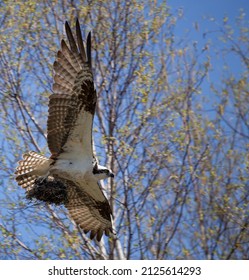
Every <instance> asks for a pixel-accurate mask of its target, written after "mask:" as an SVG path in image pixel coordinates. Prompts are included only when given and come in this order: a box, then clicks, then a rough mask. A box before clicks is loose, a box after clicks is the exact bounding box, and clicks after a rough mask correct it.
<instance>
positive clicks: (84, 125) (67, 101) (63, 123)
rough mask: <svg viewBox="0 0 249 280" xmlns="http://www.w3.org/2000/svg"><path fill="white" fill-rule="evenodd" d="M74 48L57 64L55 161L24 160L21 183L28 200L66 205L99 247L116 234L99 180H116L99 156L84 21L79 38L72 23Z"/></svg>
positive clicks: (51, 124)
mask: <svg viewBox="0 0 249 280" xmlns="http://www.w3.org/2000/svg"><path fill="white" fill-rule="evenodd" d="M65 29H66V34H67V39H68V42H69V45H68V44H67V43H66V42H65V41H64V40H62V41H61V49H60V50H59V51H58V53H57V58H56V61H55V62H54V65H53V69H54V77H53V78H54V83H53V94H51V95H50V97H49V110H48V121H47V143H48V148H49V150H50V152H51V156H50V158H47V157H45V156H42V155H39V154H37V153H36V152H33V151H31V152H28V153H25V154H24V155H23V159H22V160H21V161H19V163H18V167H17V168H16V172H15V174H16V181H17V182H18V184H19V185H20V186H22V187H23V188H24V189H25V190H26V194H27V197H29V198H36V199H39V200H42V201H45V202H48V203H55V204H61V203H62V204H64V205H65V206H66V208H67V209H68V211H69V215H70V216H71V218H72V219H73V220H74V221H75V223H76V224H77V225H79V227H80V228H81V229H83V230H84V232H85V233H87V232H89V231H90V232H91V234H90V238H91V239H93V238H94V237H96V239H97V240H98V241H99V240H100V239H101V237H102V235H103V233H105V234H106V235H107V236H109V234H110V233H111V232H112V223H111V214H112V212H111V208H110V205H109V202H108V200H107V199H106V197H105V196H104V194H103V192H102V190H101V188H100V184H99V180H102V179H106V178H108V177H114V175H113V173H112V171H111V170H110V169H108V168H106V167H104V166H101V165H99V164H98V161H97V159H96V157H95V156H94V152H93V141H92V126H93V117H94V112H95V106H96V101H97V95H96V91H95V89H94V83H93V74H92V64H91V33H89V34H88V36H87V41H86V51H85V47H84V43H83V40H82V34H81V29H80V25H79V21H78V19H77V20H76V37H74V35H73V33H72V31H71V29H70V26H69V24H68V22H66V23H65Z"/></svg>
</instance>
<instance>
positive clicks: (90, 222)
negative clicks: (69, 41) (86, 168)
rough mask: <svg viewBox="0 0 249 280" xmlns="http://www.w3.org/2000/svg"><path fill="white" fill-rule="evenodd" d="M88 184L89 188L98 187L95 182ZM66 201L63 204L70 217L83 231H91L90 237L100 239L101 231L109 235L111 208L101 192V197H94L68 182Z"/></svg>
mask: <svg viewBox="0 0 249 280" xmlns="http://www.w3.org/2000/svg"><path fill="white" fill-rule="evenodd" d="M93 184H96V185H92V186H89V187H90V188H93V189H94V188H99V189H100V186H99V185H98V183H97V182H94V183H93ZM67 190H68V192H67V203H66V204H65V205H66V207H67V209H68V211H69V214H70V216H71V218H72V219H73V220H74V221H75V223H76V224H77V225H79V226H80V228H81V229H82V230H84V232H85V233H87V232H89V231H90V232H91V234H90V238H91V239H93V238H94V237H95V236H96V239H97V240H98V241H100V239H101V237H102V235H103V233H105V235H107V236H109V234H110V233H111V232H112V223H111V208H110V205H109V203H108V201H107V199H106V198H105V196H104V194H103V193H102V199H101V200H97V199H94V198H93V197H92V196H91V195H89V194H88V193H87V192H86V191H84V190H83V189H82V188H79V187H78V186H76V185H75V184H74V183H73V182H70V183H69V184H68V188H67Z"/></svg>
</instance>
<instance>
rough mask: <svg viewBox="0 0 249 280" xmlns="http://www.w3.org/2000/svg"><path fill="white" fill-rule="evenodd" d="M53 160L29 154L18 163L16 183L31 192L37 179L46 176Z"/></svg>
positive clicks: (32, 153) (33, 153)
mask: <svg viewBox="0 0 249 280" xmlns="http://www.w3.org/2000/svg"><path fill="white" fill-rule="evenodd" d="M50 163H51V160H50V159H48V158H46V157H45V156H42V155H39V154H37V153H35V152H32V151H31V152H28V153H26V154H24V155H23V159H22V160H20V161H19V162H18V166H17V168H16V172H15V174H16V181H17V183H18V185H19V186H22V187H23V188H24V189H26V190H27V191H29V190H30V189H32V187H33V184H34V182H35V180H36V179H37V178H39V177H40V176H42V175H46V173H47V172H48V168H49V166H50Z"/></svg>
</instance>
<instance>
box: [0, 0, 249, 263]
mask: <svg viewBox="0 0 249 280" xmlns="http://www.w3.org/2000/svg"><path fill="white" fill-rule="evenodd" d="M145 2H146V5H145V3H144V2H143V1H135V0H134V1H133V0H131V1H108V2H107V1H89V0H88V1H70V3H69V1H62V0H58V1H39V3H35V2H33V1H25V2H21V3H19V4H14V3H10V2H8V1H6V2H1V4H0V12H1V18H0V23H1V34H0V40H1V45H0V67H1V72H0V100H1V111H0V127H1V131H2V134H1V136H0V142H1V145H0V151H1V166H0V174H1V189H0V205H1V207H0V233H1V234H0V244H1V246H0V258H1V259H48V258H49V259H248V258H249V255H248V254H249V253H248V252H249V238H248V236H249V235H248V229H249V227H248V222H249V216H248V210H249V207H248V206H249V205H248V203H249V202H248V201H249V200H248V196H249V186H248V168H249V158H248V148H249V147H248V137H249V123H248V120H249V118H248V107H249V106H248V104H249V102H248V101H249V94H248V88H249V87H248V65H249V63H248V58H247V57H248V51H249V49H248V28H247V26H248V23H247V22H246V17H245V13H244V12H243V11H241V13H240V15H239V16H238V18H237V26H236V30H237V31H236V32H233V28H232V27H231V26H229V20H230V19H228V18H227V17H224V20H223V23H219V22H218V23H216V26H215V28H214V29H213V30H209V31H208V32H206V33H205V34H203V35H204V39H203V42H201V43H197V42H191V41H190V40H188V37H187V35H186V36H185V37H183V39H182V38H180V39H178V38H177V37H176V34H175V28H176V27H177V24H178V23H179V22H180V21H181V17H182V11H181V10H179V11H178V12H173V11H172V10H170V9H169V8H168V7H167V5H166V4H165V3H164V2H163V1H154V0H153V1H152V0H151V1H145ZM76 16H78V17H79V18H80V22H81V25H82V27H85V32H87V31H90V30H92V31H93V38H92V43H93V65H94V69H93V70H94V77H95V83H96V87H97V92H98V97H99V99H98V104H97V110H96V117H95V122H94V139H95V147H96V153H97V154H98V156H99V158H100V162H101V164H106V165H107V166H108V167H110V168H111V169H112V170H113V171H114V172H115V174H116V177H115V180H114V181H106V182H104V184H103V187H104V189H105V192H106V194H107V196H108V198H109V200H110V204H111V207H112V209H113V213H114V215H113V223H114V228H115V232H116V235H115V236H114V237H112V238H109V239H107V238H104V239H103V240H102V241H101V242H100V243H97V242H95V241H90V240H89V238H88V236H86V235H84V234H83V233H82V232H81V231H80V229H79V228H78V227H76V226H75V225H74V224H73V223H72V222H71V220H70V219H69V218H68V216H67V211H66V210H65V208H64V207H62V206H60V207H54V206H51V205H46V204H43V203H40V202H36V203H34V202H32V203H31V202H29V201H27V200H25V198H24V196H25V194H24V191H23V190H21V189H20V187H18V186H17V184H16V183H15V181H14V176H13V173H14V169H15V166H16V163H17V161H18V160H20V158H21V155H22V153H23V152H25V151H28V150H35V151H38V152H42V153H44V154H47V153H48V149H47V146H46V121H47V104H48V96H49V94H51V85H52V64H53V61H54V58H55V54H56V51H57V50H58V48H59V42H60V39H61V38H62V34H63V26H64V22H65V20H68V21H69V22H70V23H71V24H72V25H73V24H74V23H75V17H76ZM217 26H218V27H217ZM83 29H84V28H83ZM196 29H198V24H196ZM211 31H212V32H211ZM218 40H222V43H220V42H219V44H218V43H217V41H218ZM218 58H219V59H220V62H219V67H220V66H224V67H222V69H218V68H217V60H218ZM231 61H232V62H233V64H231ZM234 65H236V67H234ZM238 69H239V70H238ZM218 70H219V71H218ZM217 75H219V80H218V79H217Z"/></svg>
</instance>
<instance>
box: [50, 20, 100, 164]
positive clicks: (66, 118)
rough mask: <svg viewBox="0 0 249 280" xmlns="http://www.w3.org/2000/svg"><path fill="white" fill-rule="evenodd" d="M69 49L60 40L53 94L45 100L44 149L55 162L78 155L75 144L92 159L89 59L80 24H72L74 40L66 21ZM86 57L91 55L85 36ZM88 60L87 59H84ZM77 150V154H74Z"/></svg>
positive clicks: (93, 95) (92, 97) (93, 103)
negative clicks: (65, 155) (62, 156)
mask: <svg viewBox="0 0 249 280" xmlns="http://www.w3.org/2000/svg"><path fill="white" fill-rule="evenodd" d="M65 29H66V34H67V38H68V42H69V47H68V45H67V44H66V42H65V41H64V40H62V41H61V49H60V50H59V51H58V53H57V58H56V61H55V62H54V65H53V68H54V84H53V91H54V93H53V94H52V95H51V96H50V99H49V115H48V122H47V129H48V136H47V138H48V147H49V149H50V152H51V154H52V155H51V158H54V159H56V158H57V157H58V156H59V155H60V153H61V152H63V151H70V152H74V149H75V152H76V153H79V151H78V148H79V145H75V143H83V144H82V145H81V151H80V152H82V153H83V154H84V155H85V156H89V157H90V156H91V157H92V122H93V115H94V111H95V106H96V99H97V96H96V92H95V89H94V84H93V76H92V70H91V66H90V63H89V59H90V56H89V57H86V52H85V48H84V44H83V40H82V35H81V30H80V25H79V22H78V20H77V21H76V38H77V40H75V39H74V35H73V33H72V30H71V28H70V26H69V24H68V22H66V24H65ZM86 48H87V55H89V54H90V52H91V43H90V40H89V35H88V39H87V46H86ZM87 59H88V60H87ZM76 149H77V151H76Z"/></svg>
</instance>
